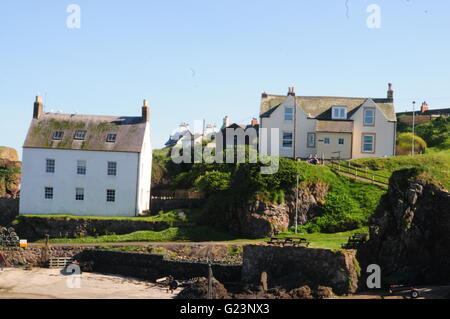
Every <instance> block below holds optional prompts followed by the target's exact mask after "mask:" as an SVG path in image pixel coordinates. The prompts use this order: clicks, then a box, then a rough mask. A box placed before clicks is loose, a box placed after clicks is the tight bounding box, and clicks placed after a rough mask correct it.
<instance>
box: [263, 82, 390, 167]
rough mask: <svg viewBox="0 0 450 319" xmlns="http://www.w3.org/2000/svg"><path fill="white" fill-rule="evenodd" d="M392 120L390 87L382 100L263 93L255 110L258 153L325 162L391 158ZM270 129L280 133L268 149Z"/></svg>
mask: <svg viewBox="0 0 450 319" xmlns="http://www.w3.org/2000/svg"><path fill="white" fill-rule="evenodd" d="M396 122H397V119H396V116H395V110H394V91H393V90H392V85H391V84H389V89H388V92H387V97H386V98H364V97H331V96H296V94H295V91H294V88H289V92H288V94H287V96H286V95H272V94H267V93H263V94H262V97H261V106H260V127H261V129H267V130H266V131H267V136H264V138H263V137H262V135H263V131H262V130H261V132H260V149H262V144H261V143H264V145H266V146H267V150H266V151H265V152H267V153H269V154H275V153H277V152H278V153H279V156H281V157H288V158H307V157H309V156H310V155H314V154H318V155H319V156H321V157H323V158H325V159H331V158H337V157H339V158H341V159H351V158H362V157H383V156H393V155H395V145H396V142H395V139H396ZM270 129H279V134H278V139H279V149H278V150H276V152H275V150H273V149H272V146H271V145H270V141H271V139H272V135H271V132H270V131H271V130H270Z"/></svg>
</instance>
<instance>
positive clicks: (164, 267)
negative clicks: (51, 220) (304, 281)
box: [0, 246, 242, 282]
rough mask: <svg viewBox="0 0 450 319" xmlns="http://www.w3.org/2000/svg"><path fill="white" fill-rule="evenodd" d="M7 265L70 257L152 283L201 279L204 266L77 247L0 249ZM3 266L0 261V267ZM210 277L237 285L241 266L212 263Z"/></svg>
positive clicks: (35, 264)
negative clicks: (166, 277) (166, 280)
mask: <svg viewBox="0 0 450 319" xmlns="http://www.w3.org/2000/svg"><path fill="white" fill-rule="evenodd" d="M0 252H2V253H3V254H4V256H5V258H6V260H7V262H8V264H9V266H25V265H29V266H33V267H44V266H45V265H46V264H47V262H48V260H49V259H50V258H52V257H73V258H75V259H76V260H78V261H80V262H93V271H94V272H99V273H105V274H114V275H122V276H129V277H135V278H141V279H145V280H152V281H154V280H155V279H158V278H161V277H165V276H169V275H172V276H173V277H174V278H175V279H178V280H187V279H191V278H196V277H205V276H207V274H208V265H207V264H206V263H200V262H186V261H173V260H166V259H165V258H164V256H163V255H154V254H145V253H135V252H120V251H112V250H97V249H93V248H92V247H91V248H88V247H81V246H70V247H61V246H56V247H49V248H48V249H46V248H44V247H27V248H1V249H0ZM2 265H3V263H2V262H1V259H0V266H2ZM212 270H213V274H214V276H215V277H216V278H217V280H219V281H221V282H238V281H240V279H241V270H242V266H241V265H222V264H213V266H212Z"/></svg>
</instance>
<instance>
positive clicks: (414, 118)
mask: <svg viewBox="0 0 450 319" xmlns="http://www.w3.org/2000/svg"><path fill="white" fill-rule="evenodd" d="M415 127H416V101H413V122H412V152H411V156H414V151H415V150H414V144H415V134H416V130H415Z"/></svg>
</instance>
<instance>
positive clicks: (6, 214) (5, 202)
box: [0, 198, 19, 226]
mask: <svg viewBox="0 0 450 319" xmlns="http://www.w3.org/2000/svg"><path fill="white" fill-rule="evenodd" d="M18 214H19V200H18V199H8V198H0V226H10V225H11V223H12V222H13V221H14V219H16V217H17V215H18Z"/></svg>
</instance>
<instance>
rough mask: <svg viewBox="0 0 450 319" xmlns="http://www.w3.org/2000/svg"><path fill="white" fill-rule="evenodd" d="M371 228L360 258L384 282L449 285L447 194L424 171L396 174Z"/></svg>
mask: <svg viewBox="0 0 450 319" xmlns="http://www.w3.org/2000/svg"><path fill="white" fill-rule="evenodd" d="M370 225H371V226H370V241H369V243H368V245H367V247H366V249H364V250H363V251H362V252H361V255H362V258H361V259H362V260H364V263H366V264H369V263H377V264H379V265H380V266H381V271H382V279H383V281H384V282H385V283H386V284H392V283H409V284H416V285H417V284H420V283H442V282H443V283H448V282H450V249H449V247H450V193H449V192H448V191H447V190H445V189H443V187H442V186H441V185H440V184H438V183H436V182H434V181H432V180H431V179H430V177H429V176H427V175H426V174H425V173H423V172H420V171H418V170H417V169H407V170H401V171H398V172H395V173H394V174H393V175H392V177H391V180H390V185H389V191H388V193H387V194H386V195H385V196H384V197H383V198H382V200H381V201H380V204H379V206H378V208H377V210H376V212H375V214H374V215H373V216H372V218H371V220H370Z"/></svg>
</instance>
